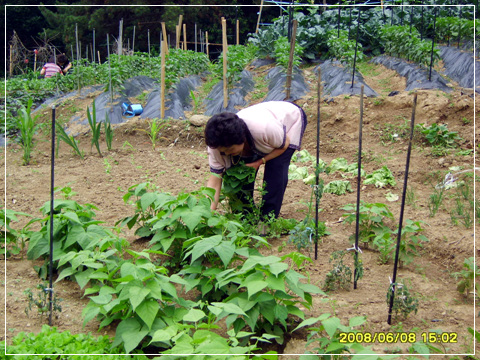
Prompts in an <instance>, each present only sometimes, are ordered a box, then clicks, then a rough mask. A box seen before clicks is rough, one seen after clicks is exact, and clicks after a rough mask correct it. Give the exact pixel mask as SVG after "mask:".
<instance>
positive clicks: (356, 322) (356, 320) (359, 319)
mask: <svg viewBox="0 0 480 360" xmlns="http://www.w3.org/2000/svg"><path fill="white" fill-rule="evenodd" d="M365 321H366V319H365V317H364V316H355V317H353V318H351V319H350V320H349V323H348V326H350V327H355V326H360V325H362V324H363V323H365Z"/></svg>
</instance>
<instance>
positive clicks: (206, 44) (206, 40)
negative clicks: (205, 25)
mask: <svg viewBox="0 0 480 360" xmlns="http://www.w3.org/2000/svg"><path fill="white" fill-rule="evenodd" d="M205 48H206V52H207V57H208V56H209V53H208V31H205Z"/></svg>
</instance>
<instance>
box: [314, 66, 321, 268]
mask: <svg viewBox="0 0 480 360" xmlns="http://www.w3.org/2000/svg"><path fill="white" fill-rule="evenodd" d="M317 72H318V82H317V166H316V168H315V185H316V189H317V191H318V183H319V173H318V167H319V163H320V102H321V85H322V71H321V69H320V66H319V67H318V70H317ZM318 206H319V204H318V196H317V194H315V260H317V258H318Z"/></svg>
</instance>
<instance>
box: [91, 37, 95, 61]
mask: <svg viewBox="0 0 480 360" xmlns="http://www.w3.org/2000/svg"><path fill="white" fill-rule="evenodd" d="M92 39H93V47H92V52H93V63H94V64H95V28H93V36H92Z"/></svg>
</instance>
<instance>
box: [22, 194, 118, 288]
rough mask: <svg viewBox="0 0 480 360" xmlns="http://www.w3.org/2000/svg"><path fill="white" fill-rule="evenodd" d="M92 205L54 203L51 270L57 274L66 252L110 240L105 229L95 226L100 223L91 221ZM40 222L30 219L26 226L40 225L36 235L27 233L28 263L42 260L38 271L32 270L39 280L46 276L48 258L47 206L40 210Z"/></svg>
mask: <svg viewBox="0 0 480 360" xmlns="http://www.w3.org/2000/svg"><path fill="white" fill-rule="evenodd" d="M94 210H98V209H97V208H96V207H95V206H94V205H91V204H85V205H80V204H79V203H77V202H76V201H74V200H55V201H54V208H53V211H54V213H53V220H54V221H53V222H54V229H53V230H54V231H53V242H54V243H53V248H54V249H53V268H54V269H56V270H60V268H59V266H58V262H59V260H60V259H62V257H63V256H65V255H66V254H67V253H68V252H70V251H80V250H82V249H87V248H88V247H89V246H91V242H93V241H94V240H98V239H100V238H104V237H109V236H111V235H110V234H111V233H110V232H109V231H107V229H105V228H103V227H101V226H99V225H98V224H100V223H101V221H98V220H95V212H94ZM40 211H41V212H42V214H43V215H44V216H45V217H44V218H37V219H33V220H32V221H30V222H29V223H28V224H27V225H26V229H28V228H29V227H30V226H31V225H32V224H34V223H37V222H40V223H41V228H40V230H38V231H29V246H28V251H27V258H28V259H29V260H36V259H45V262H44V264H43V266H42V267H40V268H39V267H36V269H37V271H38V273H39V275H40V277H42V278H45V276H46V275H47V274H46V272H47V263H48V257H49V256H48V255H49V253H50V250H49V243H50V215H51V214H50V202H47V203H45V205H44V206H43V207H42V208H40Z"/></svg>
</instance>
